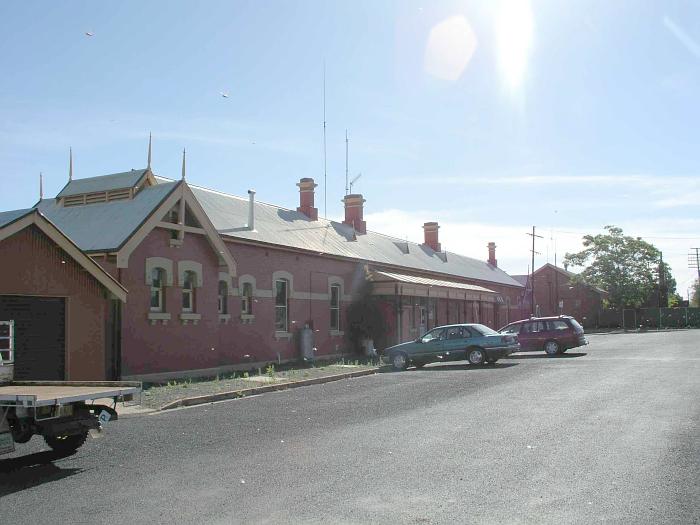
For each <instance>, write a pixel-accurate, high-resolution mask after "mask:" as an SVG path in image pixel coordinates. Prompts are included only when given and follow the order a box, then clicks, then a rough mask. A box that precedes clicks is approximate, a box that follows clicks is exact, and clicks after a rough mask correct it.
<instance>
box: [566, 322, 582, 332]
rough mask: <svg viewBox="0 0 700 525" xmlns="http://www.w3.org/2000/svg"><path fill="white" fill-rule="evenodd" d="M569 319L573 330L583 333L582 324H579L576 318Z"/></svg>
mask: <svg viewBox="0 0 700 525" xmlns="http://www.w3.org/2000/svg"><path fill="white" fill-rule="evenodd" d="M569 321H571V326H573V327H574V331H575V332H578V333H580V334H582V333H583V326H581V325H580V324H579V322H578V321H577V320H576V319H574V318H571V319H569Z"/></svg>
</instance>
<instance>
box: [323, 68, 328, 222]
mask: <svg viewBox="0 0 700 525" xmlns="http://www.w3.org/2000/svg"><path fill="white" fill-rule="evenodd" d="M327 181H328V173H327V171H326V61H325V60H324V61H323V216H324V217H328V184H327Z"/></svg>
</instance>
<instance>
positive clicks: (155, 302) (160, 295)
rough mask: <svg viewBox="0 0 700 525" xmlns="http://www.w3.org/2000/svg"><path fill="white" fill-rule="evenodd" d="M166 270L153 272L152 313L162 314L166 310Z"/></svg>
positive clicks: (159, 269) (161, 269)
mask: <svg viewBox="0 0 700 525" xmlns="http://www.w3.org/2000/svg"><path fill="white" fill-rule="evenodd" d="M164 287H165V270H163V268H153V269H152V270H151V312H162V311H163V310H164V309H165V294H164Z"/></svg>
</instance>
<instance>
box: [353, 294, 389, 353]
mask: <svg viewBox="0 0 700 525" xmlns="http://www.w3.org/2000/svg"><path fill="white" fill-rule="evenodd" d="M372 288H373V284H372V282H371V281H364V282H363V283H362V284H361V285H360V286H359V289H358V290H357V292H356V294H355V298H354V300H353V302H352V303H350V305H349V306H348V310H347V323H348V339H349V340H350V342H351V343H352V344H353V346H354V347H355V348H356V349H359V348H360V345H361V343H362V340H363V339H372V340H373V341H374V342H375V344H377V343H379V344H382V341H383V338H384V336H385V326H386V322H385V321H384V314H383V313H382V309H381V307H380V306H379V300H378V299H377V297H376V296H375V295H372ZM380 348H381V347H380Z"/></svg>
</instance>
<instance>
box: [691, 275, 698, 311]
mask: <svg viewBox="0 0 700 525" xmlns="http://www.w3.org/2000/svg"><path fill="white" fill-rule="evenodd" d="M692 289H693V293H692V295H691V296H690V306H694V307H696V308H698V307H700V279H695V282H694V283H693V286H692Z"/></svg>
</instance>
